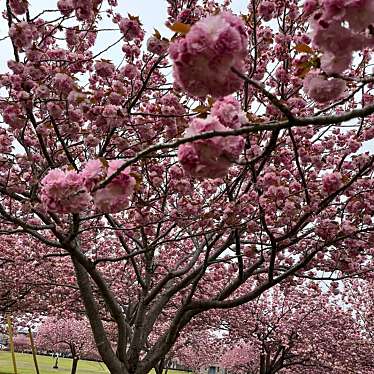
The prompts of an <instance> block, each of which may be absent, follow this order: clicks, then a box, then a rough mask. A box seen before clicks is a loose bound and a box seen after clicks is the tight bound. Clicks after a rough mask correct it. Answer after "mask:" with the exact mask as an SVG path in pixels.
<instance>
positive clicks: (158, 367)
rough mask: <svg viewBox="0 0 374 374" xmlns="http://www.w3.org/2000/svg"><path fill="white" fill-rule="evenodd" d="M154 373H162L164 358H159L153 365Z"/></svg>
mask: <svg viewBox="0 0 374 374" xmlns="http://www.w3.org/2000/svg"><path fill="white" fill-rule="evenodd" d="M154 369H155V372H156V374H162V372H163V370H164V360H163V359H161V360H160V361H159V362H158V363H157V365H155V367H154Z"/></svg>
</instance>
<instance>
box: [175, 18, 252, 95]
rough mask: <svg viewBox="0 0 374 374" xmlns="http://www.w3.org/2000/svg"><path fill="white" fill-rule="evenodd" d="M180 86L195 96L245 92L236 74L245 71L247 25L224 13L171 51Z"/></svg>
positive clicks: (201, 25)
mask: <svg viewBox="0 0 374 374" xmlns="http://www.w3.org/2000/svg"><path fill="white" fill-rule="evenodd" d="M169 53H170V57H171V58H172V60H173V61H174V70H173V74H174V78H175V80H176V83H177V85H179V86H180V87H182V88H183V89H184V90H185V91H186V92H188V93H189V94H191V95H194V96H198V97H202V96H206V95H212V96H214V97H220V96H225V95H229V94H231V93H233V92H234V91H236V90H238V89H240V88H241V85H242V81H241V79H240V78H239V77H238V76H237V75H236V74H235V73H234V72H233V71H232V68H235V69H237V70H239V71H242V70H243V67H244V60H245V57H246V55H247V35H246V30H245V26H244V23H243V21H242V20H241V19H240V18H238V17H237V16H234V15H233V14H232V13H229V12H222V13H220V14H218V15H215V16H210V17H207V18H205V19H202V20H201V21H198V22H196V23H195V24H194V25H193V26H192V27H191V29H190V31H189V32H188V33H187V35H186V36H185V37H184V38H179V39H177V40H176V41H175V42H174V43H172V44H171V45H170V47H169Z"/></svg>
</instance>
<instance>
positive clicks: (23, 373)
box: [0, 351, 109, 374]
mask: <svg viewBox="0 0 374 374" xmlns="http://www.w3.org/2000/svg"><path fill="white" fill-rule="evenodd" d="M37 358H38V366H39V372H40V374H70V371H71V364H72V360H71V359H70V358H59V359H58V369H52V366H53V365H54V362H55V359H52V357H51V356H39V355H38V356H37ZM16 363H17V373H18V374H35V373H36V371H35V366H34V361H33V359H32V355H31V354H27V353H16ZM13 373H14V372H13V363H12V356H11V354H10V353H9V352H4V351H0V374H13ZM94 373H95V374H96V373H97V374H106V373H109V370H108V369H107V367H106V366H105V364H104V363H99V362H94V361H85V360H79V361H78V370H77V374H94Z"/></svg>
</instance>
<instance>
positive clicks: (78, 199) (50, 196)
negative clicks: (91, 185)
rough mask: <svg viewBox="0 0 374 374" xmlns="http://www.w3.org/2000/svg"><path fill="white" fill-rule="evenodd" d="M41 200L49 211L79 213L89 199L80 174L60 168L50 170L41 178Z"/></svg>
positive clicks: (87, 203) (85, 206) (87, 204)
mask: <svg viewBox="0 0 374 374" xmlns="http://www.w3.org/2000/svg"><path fill="white" fill-rule="evenodd" d="M41 183H42V189H41V196H40V198H41V201H42V204H43V205H44V207H45V208H46V209H47V210H49V211H50V212H56V213H79V212H81V211H83V210H85V209H86V208H87V207H88V206H89V204H90V201H91V196H90V195H89V193H88V191H87V189H86V187H85V186H84V183H83V178H82V175H81V174H78V173H77V172H75V171H67V172H64V171H63V170H61V169H53V170H50V171H49V173H48V174H47V175H46V176H45V177H44V178H43V180H42V182H41Z"/></svg>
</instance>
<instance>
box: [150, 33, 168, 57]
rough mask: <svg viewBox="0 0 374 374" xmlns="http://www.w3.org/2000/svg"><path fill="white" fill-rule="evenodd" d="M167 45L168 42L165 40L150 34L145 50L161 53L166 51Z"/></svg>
mask: <svg viewBox="0 0 374 374" xmlns="http://www.w3.org/2000/svg"><path fill="white" fill-rule="evenodd" d="M168 47H169V42H168V41H167V40H164V39H160V38H157V37H155V36H151V37H150V38H149V39H148V40H147V50H148V51H149V52H151V53H154V54H156V55H162V54H163V53H165V52H166V51H167V49H168Z"/></svg>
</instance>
